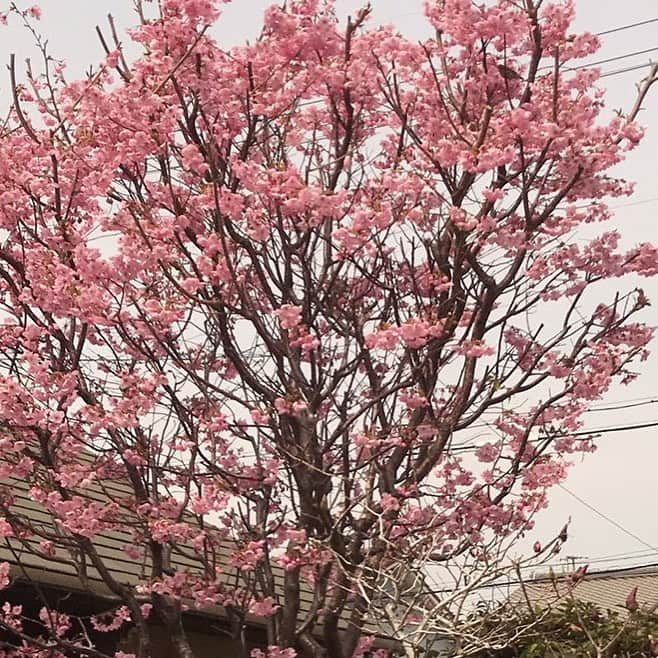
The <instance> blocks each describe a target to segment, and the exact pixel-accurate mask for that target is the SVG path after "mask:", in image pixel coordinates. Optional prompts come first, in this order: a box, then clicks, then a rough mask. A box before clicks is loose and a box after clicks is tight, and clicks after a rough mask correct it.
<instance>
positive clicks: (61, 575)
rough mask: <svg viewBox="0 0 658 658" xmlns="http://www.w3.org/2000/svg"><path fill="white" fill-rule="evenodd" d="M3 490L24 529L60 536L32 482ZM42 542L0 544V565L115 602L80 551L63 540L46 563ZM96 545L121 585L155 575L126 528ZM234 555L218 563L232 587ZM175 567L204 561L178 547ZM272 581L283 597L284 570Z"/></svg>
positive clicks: (109, 487)
mask: <svg viewBox="0 0 658 658" xmlns="http://www.w3.org/2000/svg"><path fill="white" fill-rule="evenodd" d="M2 486H3V487H4V488H5V489H8V490H9V492H10V494H11V499H12V500H11V504H10V506H9V509H10V512H11V513H12V514H14V515H16V517H18V518H19V519H20V521H21V522H22V523H24V524H26V525H28V526H31V527H32V528H34V529H35V530H36V531H37V532H38V531H39V530H41V531H43V532H46V533H49V534H57V533H58V530H57V525H56V523H55V519H54V517H53V515H52V514H51V513H50V512H49V511H48V510H46V509H45V508H44V507H43V506H42V505H41V504H40V503H38V502H36V501H35V500H33V498H32V497H31V496H30V495H29V489H30V484H29V483H28V482H26V481H25V480H18V479H15V478H12V479H10V480H8V481H4V482H3V484H2ZM130 492H131V489H130V488H129V487H128V485H127V484H124V483H121V482H116V481H110V482H103V483H102V484H100V483H94V484H92V485H91V486H88V487H86V488H85V491H84V495H85V496H86V497H88V498H89V500H90V501H94V502H99V503H101V504H103V503H106V504H107V503H109V502H110V500H116V499H120V498H121V496H128V495H130ZM1 498H2V495H1V494H0V499H1ZM40 541H41V540H40V538H39V537H38V536H34V535H32V536H30V533H29V532H28V533H27V535H26V537H24V538H20V539H18V538H15V537H10V538H7V539H5V541H4V542H0V562H9V564H10V565H11V574H12V575H13V577H14V578H17V579H21V580H27V581H33V582H35V583H39V584H43V585H51V586H53V587H59V588H63V589H66V590H70V591H77V592H88V593H90V594H93V595H96V596H99V597H104V598H113V599H115V598H116V595H115V594H113V592H112V591H111V590H110V588H109V587H108V585H107V584H106V583H105V581H104V579H103V577H102V576H101V574H100V573H99V572H98V571H97V570H96V569H95V568H94V567H93V566H92V565H91V564H89V562H88V560H85V559H84V556H81V555H80V554H79V552H77V551H76V550H75V546H74V545H73V546H71V547H70V548H67V545H66V544H67V542H66V538H65V537H64V535H62V539H61V541H57V542H54V546H53V550H54V552H53V554H52V555H50V556H47V557H46V556H42V554H43V553H42V551H41V550H40V547H39V542H40ZM92 543H93V546H94V548H95V550H96V552H97V554H98V556H99V557H100V558H101V560H102V562H103V564H104V565H105V567H106V568H107V569H108V571H109V572H110V574H111V575H112V577H113V578H114V579H115V580H116V581H118V582H119V583H121V584H123V585H127V586H133V587H134V586H136V585H138V584H140V583H145V582H147V581H148V579H149V576H150V570H151V560H150V557H149V555H148V551H143V557H142V558H140V559H137V560H136V559H133V558H131V557H130V556H129V555H128V553H127V552H126V548H127V547H131V546H134V540H133V538H132V535H131V533H130V528H129V527H126V530H125V531H121V530H115V529H113V530H104V531H102V532H100V533H99V534H97V535H95V536H94V537H93V538H92ZM234 550H235V549H234V547H233V546H232V545H231V544H230V543H229V542H228V541H226V542H223V543H220V544H219V545H218V547H217V549H216V554H215V556H214V559H215V560H216V562H217V563H218V564H221V566H222V569H223V571H224V573H223V578H224V581H225V582H226V584H227V585H230V584H231V583H236V584H237V580H238V579H239V578H240V574H239V572H238V571H237V569H235V568H232V567H231V566H230V560H231V556H232V554H233V552H234ZM171 563H172V566H173V568H174V569H175V570H177V571H180V570H187V571H189V572H191V573H194V572H200V571H202V570H203V564H202V561H201V560H200V559H199V558H198V557H195V551H194V550H193V549H192V548H191V547H189V546H177V547H175V548H174V549H173V550H172V554H171ZM273 575H274V579H275V584H278V585H280V587H281V591H283V576H284V572H283V569H281V568H279V567H276V566H275V567H273ZM300 589H301V597H300V598H301V601H300V602H301V609H300V614H301V615H302V616H303V615H304V614H306V613H307V612H308V611H309V610H310V608H311V604H312V601H313V592H312V589H311V588H310V587H309V586H308V585H306V584H305V583H303V584H302V585H301V587H300ZM204 612H205V613H206V614H209V615H212V616H219V617H221V616H225V612H224V609H223V608H222V607H221V606H210V607H207V608H204ZM249 619H250V621H252V622H254V623H258V622H259V621H262V620H259V619H258V618H257V617H255V616H250V617H249Z"/></svg>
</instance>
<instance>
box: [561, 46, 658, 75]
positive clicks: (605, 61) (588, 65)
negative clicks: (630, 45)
mask: <svg viewBox="0 0 658 658" xmlns="http://www.w3.org/2000/svg"><path fill="white" fill-rule="evenodd" d="M657 50H658V47H656V48H645V49H644V50H636V51H634V52H632V53H626V54H625V55H617V56H615V57H608V58H607V59H599V60H597V61H596V62H587V63H586V64H581V65H580V66H573V67H570V68H568V69H566V70H567V71H579V70H580V69H588V68H592V67H594V66H599V65H600V64H609V63H610V62H618V61H619V60H620V59H628V58H629V57H637V56H638V55H646V54H647V53H654V52H656V51H657ZM645 66H646V65H645Z"/></svg>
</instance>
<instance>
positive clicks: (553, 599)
mask: <svg viewBox="0 0 658 658" xmlns="http://www.w3.org/2000/svg"><path fill="white" fill-rule="evenodd" d="M636 587H637V602H638V603H639V604H640V606H641V607H643V608H645V609H653V608H656V607H658V565H645V566H639V567H628V568H624V569H610V570H607V571H598V572H593V573H588V574H587V575H586V576H585V578H584V579H583V580H581V581H580V582H578V583H576V584H573V582H572V580H571V579H570V577H569V576H567V575H557V576H555V577H552V578H551V577H548V576H544V577H540V578H535V579H534V580H531V581H529V582H527V583H524V585H523V586H522V587H520V588H519V589H517V590H516V591H515V592H514V593H513V594H512V596H511V600H512V601H513V602H515V603H519V602H521V603H523V602H528V601H529V602H530V603H531V605H533V606H540V607H552V606H555V605H559V604H560V603H563V602H565V601H567V600H569V599H570V598H574V599H576V600H578V601H582V602H584V603H592V604H594V605H596V606H597V607H599V608H601V609H602V610H610V611H614V612H620V613H626V608H625V602H626V597H627V596H628V595H629V593H630V592H631V591H632V590H633V589H634V588H636Z"/></svg>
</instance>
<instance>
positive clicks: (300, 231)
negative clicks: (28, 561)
mask: <svg viewBox="0 0 658 658" xmlns="http://www.w3.org/2000/svg"><path fill="white" fill-rule="evenodd" d="M135 5H136V25H135V27H134V28H133V29H131V30H130V31H129V32H128V35H127V37H126V39H129V40H130V42H131V46H130V48H128V47H125V48H124V45H123V44H124V42H123V41H122V39H123V36H122V35H121V34H118V32H117V29H116V28H115V25H114V23H113V22H112V21H110V24H109V26H107V27H106V28H99V30H98V32H99V35H100V41H101V46H102V47H103V49H104V51H105V53H104V55H102V57H103V60H102V62H101V63H100V64H99V65H98V66H96V67H92V68H91V69H90V73H89V74H88V76H87V77H85V78H83V79H79V80H74V81H70V80H68V79H67V76H66V70H65V68H64V66H63V65H61V64H60V63H59V62H58V61H56V60H54V59H52V58H51V57H50V56H49V55H48V54H47V51H46V49H45V46H42V45H41V44H42V43H43V42H41V41H39V45H40V46H41V50H42V52H43V54H44V69H43V70H38V68H37V67H36V66H35V67H34V68H33V67H31V66H30V67H28V68H27V69H22V68H21V69H20V70H19V67H18V65H17V64H16V62H15V61H13V59H12V62H11V65H10V77H11V81H12V87H13V95H14V98H13V103H12V107H11V112H10V113H9V116H8V118H7V120H6V122H5V123H4V124H3V127H2V139H1V140H0V229H1V237H2V243H1V246H0V303H1V305H2V318H3V321H2V325H1V327H0V345H1V352H0V423H1V430H0V441H1V449H2V462H1V464H0V476H2V478H3V479H4V481H5V482H9V483H13V484H14V488H12V487H11V486H5V488H4V489H3V492H2V495H1V496H0V500H1V505H0V510H1V512H2V518H3V520H2V524H1V526H0V532H1V533H2V535H3V536H4V538H5V541H6V542H7V545H11V546H16V545H20V546H21V547H22V548H23V550H25V551H28V552H29V553H30V554H31V555H36V556H38V557H40V558H41V559H43V560H45V561H46V562H47V561H48V560H51V561H53V563H54V562H56V561H57V560H63V559H66V560H69V561H71V560H72V561H73V562H74V563H75V564H76V566H77V568H78V571H79V572H80V573H81V574H82V576H85V574H86V573H87V571H88V570H93V571H94V573H95V574H97V575H98V577H99V578H101V579H102V581H103V582H104V584H105V586H106V587H107V588H108V590H109V591H110V592H111V593H112V596H113V597H114V598H115V599H116V606H115V607H114V608H113V609H112V611H110V612H108V613H107V614H106V615H105V616H104V617H102V618H101V617H99V618H97V619H95V621H94V628H95V629H96V630H100V631H102V630H103V629H105V630H108V631H109V630H113V629H116V628H118V627H120V626H122V625H131V627H132V629H133V632H134V636H135V637H136V638H137V639H136V641H135V646H134V647H133V648H132V649H130V651H131V652H132V654H131V655H134V656H137V657H138V658H146V657H147V656H150V655H152V654H151V651H152V650H151V641H150V636H149V621H150V619H153V618H157V619H158V620H160V621H161V622H163V623H165V624H166V625H167V626H168V628H170V629H171V631H170V632H171V640H172V643H173V645H174V646H175V647H176V650H177V651H178V655H179V656H181V658H191V657H193V656H194V652H193V649H192V648H191V645H190V642H189V638H188V637H187V634H186V632H185V629H184V624H183V621H182V620H183V615H184V611H185V609H186V608H188V607H192V608H193V607H195V606H196V607H198V608H201V609H203V608H209V607H212V606H221V607H223V609H225V610H226V613H227V614H228V616H229V619H231V620H232V621H233V627H234V629H235V638H236V641H237V642H241V641H242V645H241V646H242V648H241V649H240V650H241V651H242V655H244V656H249V655H251V656H266V655H267V656H269V657H270V658H273V657H275V656H276V657H279V658H292V657H294V656H302V655H307V656H326V657H327V658H352V657H357V656H363V655H366V653H367V652H368V651H370V650H372V648H373V647H376V646H377V644H376V643H375V644H373V639H372V637H373V636H374V635H377V634H380V635H381V634H384V635H385V634H386V632H387V631H386V628H388V629H389V630H391V629H392V628H393V627H394V626H395V623H397V622H395V623H394V621H395V620H392V616H393V617H395V614H397V613H395V614H394V611H395V610H397V609H399V605H400V601H399V600H398V599H396V600H397V603H396V605H395V606H394V608H391V606H390V605H388V604H387V603H386V600H385V599H386V598H387V596H389V595H391V592H392V591H393V590H392V589H391V588H390V587H388V588H387V586H386V582H385V581H386V579H387V578H389V580H390V578H391V577H390V574H396V573H400V571H399V570H400V569H403V570H405V571H404V573H406V574H419V573H422V571H423V569H424V568H425V567H426V565H427V564H428V563H430V562H431V563H432V564H435V565H446V566H449V567H451V568H453V569H454V568H455V565H458V568H457V573H459V574H462V576H457V577H456V580H455V583H454V587H453V588H452V591H453V592H455V591H458V590H459V588H461V587H462V585H464V584H465V582H466V581H465V580H464V578H463V573H464V571H463V570H464V569H466V568H472V569H474V570H475V571H477V572H478V573H480V574H487V573H489V574H491V573H492V571H491V569H494V570H495V569H499V568H500V566H501V564H502V558H503V556H505V555H508V553H509V551H510V547H511V546H513V545H514V541H515V540H516V539H518V537H519V536H521V535H524V534H528V533H530V532H531V530H532V519H533V515H534V514H535V512H536V511H537V510H539V509H541V508H542V507H543V506H545V504H546V491H547V490H548V489H549V488H550V487H551V485H554V484H556V483H557V482H559V481H560V480H561V479H562V478H563V477H564V476H565V473H566V471H567V468H568V464H569V461H570V459H571V456H572V455H573V454H574V453H579V452H583V451H585V452H586V451H590V450H592V442H591V440H590V437H588V436H586V435H585V436H583V434H582V422H583V421H582V418H583V413H584V412H586V411H587V409H588V408H589V406H590V405H591V404H592V403H593V402H595V401H597V400H599V399H601V397H602V396H603V395H604V394H605V393H606V391H607V390H608V389H609V388H610V386H611V385H613V383H615V382H622V383H626V382H629V381H630V380H632V379H633V378H634V377H635V376H636V371H635V365H634V364H635V363H636V362H637V361H641V360H643V359H644V358H645V357H646V354H647V345H648V343H649V341H650V338H651V335H652V331H651V329H650V328H648V327H646V326H644V325H643V324H642V323H641V322H640V321H639V320H638V319H636V315H637V314H638V312H639V311H641V309H642V308H643V307H644V306H646V305H647V303H648V301H647V299H646V297H645V295H644V293H643V292H642V290H641V289H633V286H635V285H637V283H636V282H637V280H638V277H642V276H653V275H655V274H656V272H657V271H658V254H657V253H656V249H655V248H654V247H653V246H652V245H650V244H640V245H637V246H634V247H632V248H622V247H620V237H621V236H620V234H619V232H618V231H617V230H615V228H614V227H607V228H605V227H603V226H602V224H603V223H604V222H606V221H608V220H610V219H611V212H610V211H609V209H608V206H607V205H606V201H607V200H609V199H614V198H616V197H620V196H624V195H629V194H631V192H632V185H630V184H629V183H627V182H625V181H623V180H619V179H617V178H615V177H614V176H613V175H612V174H611V173H610V170H611V168H612V167H614V166H615V165H617V164H618V163H619V162H621V161H622V160H623V158H624V157H625V154H626V152H627V151H629V150H631V149H632V148H633V147H634V146H636V145H637V143H638V142H639V140H640V139H641V136H642V130H641V129H640V128H639V127H638V125H637V124H636V123H635V119H636V117H637V114H638V113H639V111H640V109H641V105H642V102H643V100H644V98H645V95H646V93H647V92H648V90H649V87H650V86H651V84H652V82H653V81H654V80H655V79H656V70H655V69H653V70H652V71H651V74H650V76H649V77H648V78H647V79H646V80H645V81H644V83H643V84H642V85H641V86H640V87H639V94H638V97H637V100H636V101H635V102H634V104H633V101H632V100H631V103H629V105H630V106H631V107H630V110H629V112H628V113H627V114H621V113H620V114H616V115H612V114H611V113H609V112H607V111H606V109H605V106H604V102H603V100H604V99H603V92H602V87H601V85H600V84H599V83H598V82H597V80H598V76H599V72H598V71H597V70H596V69H592V68H578V64H579V63H580V62H582V60H583V58H585V57H587V56H589V55H591V54H592V53H594V52H595V51H596V49H597V47H598V39H597V38H596V37H595V36H593V35H591V34H573V33H572V32H571V28H570V24H571V22H572V18H573V14H574V7H573V3H572V2H568V1H563V0H556V1H554V2H548V1H545V0H495V1H493V2H491V3H488V4H486V5H477V4H474V3H472V2H471V1H470V0H428V2H427V3H426V20H427V21H428V23H429V25H431V27H432V28H433V31H434V34H435V36H434V37H432V38H429V39H427V40H425V41H423V42H421V43H416V42H413V41H410V40H409V39H407V38H405V37H403V36H402V35H401V34H400V33H399V32H398V31H397V30H396V29H395V28H394V27H390V26H388V27H387V26H379V25H376V24H374V23H373V22H372V21H371V20H370V16H369V14H370V11H369V8H368V7H364V8H363V9H362V10H361V11H360V12H358V13H357V14H356V15H355V16H353V17H352V18H351V19H349V20H346V21H345V20H339V18H337V17H336V15H335V12H334V9H333V7H332V3H331V2H330V0H327V1H326V2H323V1H322V0H289V1H288V2H287V3H286V5H285V7H276V6H275V7H272V8H270V9H269V10H268V11H267V12H266V14H265V17H264V22H263V28H262V32H261V36H260V38H259V39H258V40H257V41H256V42H255V43H253V44H251V45H244V46H241V47H236V48H232V49H225V48H223V47H222V45H221V44H220V43H217V41H216V40H215V39H214V38H213V26H214V24H215V23H216V21H221V9H222V3H220V2H219V1H218V0H160V2H159V3H150V2H142V1H141V0H136V3H135ZM39 15H40V12H39V10H38V9H37V8H32V9H30V10H28V11H26V12H22V11H21V10H19V9H16V8H14V11H13V12H12V14H11V15H10V16H9V19H10V20H16V19H17V18H18V19H21V18H22V19H23V20H25V21H26V22H27V23H28V25H30V26H31V29H33V30H35V31H34V34H35V35H36V34H37V32H36V29H35V28H34V27H33V21H35V20H36V19H38V18H39ZM135 50H137V51H139V52H138V54H136V55H134V54H133V53H134V51H135ZM576 231H579V233H578V238H576V237H575V235H576ZM623 275H633V276H632V278H631V280H630V281H626V282H617V280H618V279H620V278H621V277H622V276H623ZM617 290H618V291H617ZM16 483H21V486H23V487H24V488H25V490H26V491H27V494H28V495H29V497H30V498H31V500H32V501H34V502H35V503H36V504H38V505H40V506H41V507H42V508H43V509H44V510H46V511H47V513H48V514H49V515H50V516H51V518H52V519H53V523H52V524H51V525H48V524H37V523H35V522H33V521H31V520H30V518H29V517H28V516H27V515H26V514H25V513H21V512H20V511H17V509H16V505H15V496H16V491H17V489H16V488H15V487H16V486H17V485H16ZM115 531H117V532H118V531H122V532H124V533H127V536H128V537H129V540H128V541H125V546H124V550H125V552H126V553H127V555H129V556H132V557H134V558H135V559H140V560H146V563H147V564H148V565H149V568H148V570H147V572H146V573H145V574H144V576H143V578H142V579H141V581H140V582H139V583H138V584H131V585H127V584H125V583H124V582H122V581H121V580H120V579H119V578H118V577H117V576H116V574H115V573H114V572H113V571H112V569H111V568H110V566H109V565H108V564H107V562H106V561H105V560H104V557H103V555H102V554H101V553H100V552H99V550H98V548H97V546H96V540H97V539H98V537H100V536H102V535H103V534H104V533H105V534H106V533H111V532H115ZM563 539H564V536H562V535H561V536H559V537H556V538H555V539H553V540H549V542H546V541H545V540H542V538H538V541H541V542H542V543H544V544H546V545H545V546H542V545H541V544H538V545H537V546H536V552H537V554H539V555H540V556H541V555H544V554H546V553H547V552H550V551H553V550H555V549H556V548H557V547H559V545H560V543H561V542H562V540H563ZM62 555H65V556H66V558H63V557H62ZM183 558H184V559H183ZM469 565H470V566H469ZM2 569H3V571H2V572H1V573H2V582H3V584H4V585H5V586H7V585H8V584H9V583H10V581H11V579H12V578H13V576H12V575H11V574H12V572H11V571H10V567H9V565H8V564H5V565H4V566H2ZM82 576H81V577H82ZM400 582H401V581H400ZM469 582H471V583H472V582H473V581H469ZM398 584H399V583H398ZM468 590H469V585H466V586H465V588H464V591H468ZM460 591H461V590H460ZM391 596H392V595H391ZM435 596H436V597H437V598H436V600H437V601H439V602H443V603H442V606H443V607H441V614H437V615H436V625H437V626H442V627H445V628H446V629H447V628H453V630H454V628H457V626H458V624H459V619H460V613H459V610H460V609H461V608H460V606H462V607H463V600H464V599H463V598H459V597H456V596H454V595H452V594H450V595H445V594H441V593H439V594H435ZM393 598H394V599H395V596H394V597H393ZM453 603H455V605H454V606H453V605H452V604H453ZM424 609H427V608H424ZM382 610H383V611H384V612H382ZM108 615H109V616H108ZM248 615H256V616H257V617H259V618H262V619H263V620H264V622H263V623H264V625H265V631H266V643H267V645H268V647H269V648H268V649H265V648H263V649H262V650H260V649H256V650H251V649H250V648H249V647H248V646H247V644H246V643H245V642H244V641H243V634H244V633H243V629H244V625H245V623H246V620H247V619H248ZM411 617H413V615H411ZM411 617H409V618H408V619H407V618H406V619H403V620H402V622H401V623H402V626H403V627H404V628H405V629H406V630H408V629H409V628H413V623H414V622H413V619H412V618H411ZM383 618H386V619H387V620H388V621H387V622H386V623H387V624H388V626H386V624H384V626H383V627H382V626H379V627H378V626H377V623H378V620H381V619H383ZM396 619H397V621H398V622H399V621H400V618H399V617H398V618H396ZM416 621H417V620H416ZM90 623H91V622H90ZM0 624H1V626H2V628H3V629H4V630H5V632H6V633H5V634H6V636H7V637H9V638H11V640H10V641H9V643H8V645H7V648H6V649H4V650H3V651H5V653H4V654H2V655H6V656H36V655H39V656H45V655H48V656H54V655H58V656H60V655H64V656H107V655H113V654H112V653H109V654H107V653H105V652H104V651H103V650H101V649H100V648H98V647H95V646H93V641H92V639H93V638H92V636H91V635H90V634H89V633H87V632H83V631H84V628H83V623H82V622H81V621H80V620H75V621H74V620H72V618H70V617H67V616H66V615H64V613H63V612H58V611H57V610H53V609H52V608H49V607H47V606H46V607H44V609H43V614H42V615H41V620H40V622H39V621H38V620H36V621H32V622H30V624H27V623H25V620H24V619H23V616H22V612H21V610H20V609H16V607H15V606H11V605H9V604H7V605H6V606H5V607H4V608H3V612H2V619H1V620H0ZM410 624H411V625H410ZM34 628H37V631H35V632H34V633H31V631H30V630H29V629H34ZM393 630H394V628H393ZM391 632H393V631H391ZM393 635H395V633H393ZM90 638H92V639H90ZM405 642H406V644H405V646H406V649H405V651H407V654H406V655H414V654H413V653H412V652H413V650H414V649H413V647H414V642H415V640H414V635H413V633H406V639H405ZM12 647H13V648H12ZM409 647H411V648H409ZM57 652H59V653H57ZM116 655H117V656H120V655H121V656H125V655H128V653H126V652H124V653H121V652H119V653H117V654H116Z"/></svg>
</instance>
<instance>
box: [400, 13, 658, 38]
mask: <svg viewBox="0 0 658 658" xmlns="http://www.w3.org/2000/svg"><path fill="white" fill-rule="evenodd" d="M424 15H425V14H424V12H422V11H407V12H404V13H402V14H395V15H394V16H391V17H390V19H391V20H394V19H396V18H407V17H408V16H424ZM650 23H658V17H656V18H648V19H647V20H644V21H637V22H636V23H628V24H626V25H620V26H619V27H613V28H610V29H607V30H603V31H601V32H595V33H594V34H595V35H596V36H597V37H604V36H607V35H608V34H615V33H617V32H623V31H625V30H632V29H634V28H636V27H642V26H644V25H649V24H650Z"/></svg>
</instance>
